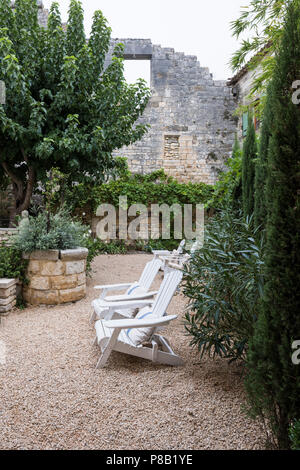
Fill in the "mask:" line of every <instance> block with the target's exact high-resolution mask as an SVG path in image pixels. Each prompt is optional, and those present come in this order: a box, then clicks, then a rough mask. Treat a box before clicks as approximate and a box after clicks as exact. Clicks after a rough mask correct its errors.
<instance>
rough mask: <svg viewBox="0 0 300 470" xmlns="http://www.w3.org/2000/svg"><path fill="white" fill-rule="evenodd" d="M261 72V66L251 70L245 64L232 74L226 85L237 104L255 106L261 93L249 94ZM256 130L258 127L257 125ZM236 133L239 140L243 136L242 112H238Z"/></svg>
mask: <svg viewBox="0 0 300 470" xmlns="http://www.w3.org/2000/svg"><path fill="white" fill-rule="evenodd" d="M262 72H263V70H262V67H261V66H260V65H259V66H258V67H257V68H255V69H254V70H252V69H251V68H248V66H247V65H246V66H245V67H243V69H242V70H240V72H239V73H238V74H237V75H236V76H234V77H233V78H232V79H231V80H230V81H229V82H228V85H229V86H230V87H231V89H232V92H233V95H234V96H235V99H236V101H237V103H238V104H239V106H246V107H249V106H250V107H255V105H257V104H258V103H259V100H260V98H261V95H260V94H259V93H256V94H254V95H252V94H251V95H250V93H251V90H252V88H253V84H254V82H255V80H256V79H257V77H258V76H259V75H260V74H261V73H262ZM257 130H258V127H257ZM237 135H238V138H239V140H240V141H242V140H243V138H244V137H245V135H244V132H243V113H242V112H239V114H238V123H237Z"/></svg>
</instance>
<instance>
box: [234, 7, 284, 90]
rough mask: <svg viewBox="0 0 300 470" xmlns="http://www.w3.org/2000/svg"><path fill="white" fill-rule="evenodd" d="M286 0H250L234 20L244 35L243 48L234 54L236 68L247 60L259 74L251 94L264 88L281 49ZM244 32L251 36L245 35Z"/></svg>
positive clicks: (237, 30) (236, 32)
mask: <svg viewBox="0 0 300 470" xmlns="http://www.w3.org/2000/svg"><path fill="white" fill-rule="evenodd" d="M288 3H289V1H287V0H268V1H266V0H251V2H250V4H249V5H248V6H244V7H241V8H242V11H241V14H240V16H239V18H238V19H237V20H235V21H232V22H231V29H232V31H233V35H234V36H235V37H236V38H237V39H241V38H242V37H243V39H242V41H241V46H240V48H239V49H238V50H237V51H236V52H235V53H234V54H233V56H232V58H231V67H232V69H233V71H234V72H237V71H238V70H239V69H241V68H242V67H243V66H244V65H245V64H246V63H247V67H248V68H249V69H250V70H251V69H252V70H253V69H257V66H258V65H260V66H261V69H260V70H256V78H255V80H254V83H253V87H252V89H251V93H250V94H252V95H253V94H255V93H257V92H265V91H266V88H267V86H268V83H269V82H270V80H271V78H272V74H273V70H274V67H275V57H274V53H275V52H276V50H277V49H278V46H279V44H280V41H281V37H282V31H283V21H284V18H285V15H286V11H287V6H288ZM245 34H249V35H250V36H249V37H248V38H247V39H246V38H245Z"/></svg>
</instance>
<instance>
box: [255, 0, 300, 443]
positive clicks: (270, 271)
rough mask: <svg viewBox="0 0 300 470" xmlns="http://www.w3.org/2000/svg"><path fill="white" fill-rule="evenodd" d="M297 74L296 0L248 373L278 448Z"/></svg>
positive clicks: (296, 251) (297, 228)
mask: <svg viewBox="0 0 300 470" xmlns="http://www.w3.org/2000/svg"><path fill="white" fill-rule="evenodd" d="M299 77H300V0H294V1H289V8H288V13H287V17H286V23H285V31H284V34H283V38H282V42H281V45H280V49H279V52H278V55H277V58H276V68H275V72H274V77H273V81H272V89H273V90H272V97H271V106H272V112H273V121H272V128H271V136H270V143H269V152H268V165H267V190H266V200H267V210H268V214H267V254H266V261H265V276H266V284H265V292H264V298H263V301H262V305H261V311H260V316H259V318H258V321H257V324H256V328H255V333H254V337H253V339H252V341H251V342H250V346H249V353H248V361H247V362H248V364H247V371H248V372H247V377H246V390H247V395H248V402H249V410H250V412H251V414H252V415H253V416H261V417H263V418H264V419H265V420H266V421H267V422H268V423H269V425H270V427H271V429H272V431H273V434H274V437H275V440H276V443H277V445H278V447H279V448H281V449H287V448H289V446H290V442H289V433H288V429H289V426H290V424H291V422H292V420H293V419H299V418H300V393H299V391H300V366H299V365H295V364H293V361H292V354H293V350H292V344H293V342H294V341H295V340H299V339H300V315H299V312H300V289H299V287H300V235H299V234H300V107H299V105H296V104H294V103H293V100H292V94H293V92H294V90H293V88H292V84H293V82H294V81H295V80H297V79H299Z"/></svg>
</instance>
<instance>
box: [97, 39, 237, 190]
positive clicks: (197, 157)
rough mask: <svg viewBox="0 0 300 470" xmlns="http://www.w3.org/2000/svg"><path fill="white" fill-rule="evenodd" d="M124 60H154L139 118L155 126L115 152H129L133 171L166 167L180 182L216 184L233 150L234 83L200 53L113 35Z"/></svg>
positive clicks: (234, 129)
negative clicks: (218, 77) (219, 76)
mask: <svg viewBox="0 0 300 470" xmlns="http://www.w3.org/2000/svg"><path fill="white" fill-rule="evenodd" d="M118 42H122V43H123V44H124V46H125V59H127V60H150V61H151V90H152V97H151V99H150V102H149V103H148V106H147V108H146V110H145V112H144V115H143V117H142V118H141V119H140V122H144V123H148V124H150V125H151V129H150V131H149V132H148V133H147V135H145V136H144V137H143V139H142V140H141V141H140V142H137V143H135V144H133V145H131V146H128V147H124V148H122V149H120V150H117V151H116V152H115V155H119V156H123V157H127V159H128V163H129V167H130V169H131V170H132V171H133V172H134V173H143V174H145V173H150V172H151V171H154V170H157V169H159V168H164V169H165V170H166V173H168V174H169V175H171V176H174V177H176V178H177V179H178V180H179V181H181V182H187V181H202V182H205V183H209V184H214V183H215V182H216V180H217V177H218V171H219V170H222V169H223V168H224V161H225V160H226V159H227V158H228V157H229V156H230V155H231V151H232V146H233V142H234V137H235V132H236V118H235V117H234V116H233V113H234V110H235V108H236V102H235V100H234V97H233V94H232V89H231V87H228V86H227V82H226V81H215V80H214V79H213V77H212V75H211V74H210V72H209V69H208V68H206V67H201V66H200V63H199V62H198V61H197V57H195V56H188V55H185V54H183V53H181V52H175V51H174V49H171V48H163V47H161V46H159V45H153V44H152V42H151V40H150V39H113V40H112V43H111V50H110V52H109V54H108V56H107V61H106V66H108V64H109V63H110V56H111V52H112V50H113V47H114V45H115V44H116V43H118Z"/></svg>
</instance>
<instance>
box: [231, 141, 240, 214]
mask: <svg viewBox="0 0 300 470" xmlns="http://www.w3.org/2000/svg"><path fill="white" fill-rule="evenodd" d="M241 156H242V149H241V145H240V141H239V139H238V136H237V134H236V135H235V141H234V146H233V149H232V158H233V160H235V161H238V160H239V159H240V158H241ZM231 204H232V207H233V209H235V210H240V209H241V205H242V178H241V175H239V176H238V177H237V178H236V181H235V184H234V187H233V189H232V194H231Z"/></svg>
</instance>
